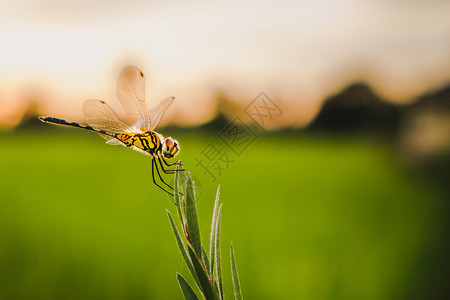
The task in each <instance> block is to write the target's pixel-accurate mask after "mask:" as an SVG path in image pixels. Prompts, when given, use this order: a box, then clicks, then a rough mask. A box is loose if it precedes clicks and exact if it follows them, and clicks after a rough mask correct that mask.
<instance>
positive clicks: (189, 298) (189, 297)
mask: <svg viewBox="0 0 450 300" xmlns="http://www.w3.org/2000/svg"><path fill="white" fill-rule="evenodd" d="M177 279H178V284H179V285H180V289H181V292H182V293H183V296H184V299H186V300H198V297H197V295H196V294H195V293H194V290H193V289H192V288H191V286H190V285H189V283H187V281H186V280H185V279H184V278H183V276H181V274H180V273H177Z"/></svg>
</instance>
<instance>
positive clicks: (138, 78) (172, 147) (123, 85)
mask: <svg viewBox="0 0 450 300" xmlns="http://www.w3.org/2000/svg"><path fill="white" fill-rule="evenodd" d="M116 94H117V98H118V99H119V101H120V103H121V104H122V106H123V108H124V109H125V111H126V112H127V113H128V114H131V115H134V116H137V121H136V122H135V123H134V124H133V125H132V126H128V125H127V124H125V123H124V122H122V121H121V120H120V118H119V117H118V115H117V114H116V112H115V111H114V110H113V109H112V108H111V106H109V105H108V104H107V103H106V102H105V101H103V100H98V99H90V100H86V101H85V102H84V103H83V113H84V115H85V117H86V123H87V125H84V124H80V123H77V122H72V121H67V120H64V119H60V118H55V117H45V116H40V117H39V120H41V121H42V122H45V123H50V124H54V125H62V126H70V127H76V128H81V129H85V130H89V131H93V132H96V133H98V134H99V135H100V136H101V137H102V138H104V139H106V143H107V144H109V145H123V146H125V147H128V148H132V149H134V150H136V151H139V152H141V153H143V154H145V155H148V156H150V157H151V161H152V179H153V183H154V184H155V185H157V186H158V187H159V188H160V189H162V190H163V191H165V192H166V193H168V194H170V195H172V196H173V194H172V193H171V192H169V191H168V190H167V189H166V188H168V189H171V190H173V187H172V186H170V185H169V184H168V183H166V182H165V181H164V179H163V177H162V176H161V173H160V170H159V169H160V168H161V170H162V172H164V173H165V174H175V172H176V171H177V170H179V171H182V170H181V169H169V168H170V167H173V166H175V165H180V164H181V161H177V162H175V163H169V162H167V160H166V159H171V158H173V157H175V156H176V155H177V154H178V153H179V151H180V144H179V143H178V141H177V140H175V139H172V137H168V138H164V137H163V136H162V135H161V134H159V133H157V132H156V131H155V129H156V127H157V126H158V124H159V122H160V121H161V119H162V117H163V116H164V114H165V113H166V111H167V109H168V108H169V107H170V105H171V104H172V103H173V101H174V100H175V98H174V97H167V98H165V99H163V100H161V101H160V102H159V103H158V104H156V105H155V106H154V107H153V108H151V109H148V107H147V104H146V101H145V77H144V73H143V72H142V71H141V70H140V69H139V68H137V67H135V66H126V67H125V68H123V70H122V71H121V72H120V75H119V78H118V79H117V89H116ZM155 171H156V172H155ZM155 173H156V174H157V175H158V177H159V180H160V181H161V182H162V183H163V184H164V185H165V186H166V188H164V187H163V186H161V185H160V184H158V183H157V181H156V180H155Z"/></svg>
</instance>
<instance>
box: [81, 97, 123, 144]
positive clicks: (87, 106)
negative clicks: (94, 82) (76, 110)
mask: <svg viewBox="0 0 450 300" xmlns="http://www.w3.org/2000/svg"><path fill="white" fill-rule="evenodd" d="M83 112H84V116H85V117H86V123H88V124H89V125H90V126H92V128H94V129H96V130H105V131H108V132H112V133H122V132H126V131H130V128H129V127H128V125H127V124H125V123H123V122H122V121H121V120H120V119H119V117H118V116H117V114H116V113H115V112H114V110H113V109H112V108H111V106H109V105H108V104H107V103H106V102H105V101H102V100H97V99H92V100H86V101H84V104H83ZM99 134H100V133H99ZM100 136H101V137H103V138H104V139H106V140H111V137H110V136H107V135H103V134H100Z"/></svg>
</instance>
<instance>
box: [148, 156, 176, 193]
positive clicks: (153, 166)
mask: <svg viewBox="0 0 450 300" xmlns="http://www.w3.org/2000/svg"><path fill="white" fill-rule="evenodd" d="M155 166H156V170H157V172H158V175H159V178H160V179H161V181H162V182H164V180H162V178H161V175H160V174H159V170H158V165H157V164H156V161H155V160H154V159H152V178H153V183H154V184H155V185H156V186H157V187H159V188H160V189H162V190H163V191H164V192H166V193H167V194H169V195H171V196H173V194H172V193H170V192H169V191H167V190H166V189H165V188H163V187H162V186H160V185H159V184H158V183H156V180H155ZM164 183H165V182H164ZM165 184H166V185H168V184H167V183H165ZM168 186H169V185H168ZM169 187H170V186H169ZM170 188H172V187H170ZM172 189H173V188H172Z"/></svg>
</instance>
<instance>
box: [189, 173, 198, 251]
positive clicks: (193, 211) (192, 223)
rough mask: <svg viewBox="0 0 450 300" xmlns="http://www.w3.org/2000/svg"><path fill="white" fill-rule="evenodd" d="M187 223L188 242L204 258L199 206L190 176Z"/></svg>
mask: <svg viewBox="0 0 450 300" xmlns="http://www.w3.org/2000/svg"><path fill="white" fill-rule="evenodd" d="M186 223H187V226H186V227H187V233H188V236H187V237H188V242H189V243H190V244H191V245H192V247H193V248H194V251H195V254H197V257H200V258H201V257H202V242H201V239H200V229H199V227H198V217H197V204H196V200H195V193H194V183H193V182H192V177H191V175H190V174H188V177H187V182H186Z"/></svg>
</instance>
